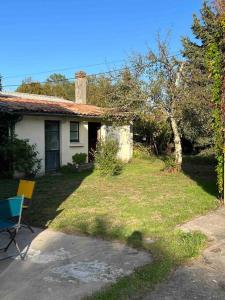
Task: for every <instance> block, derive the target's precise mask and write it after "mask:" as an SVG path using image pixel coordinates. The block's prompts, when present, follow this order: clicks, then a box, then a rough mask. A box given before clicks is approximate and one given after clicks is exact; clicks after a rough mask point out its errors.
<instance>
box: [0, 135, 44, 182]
mask: <svg viewBox="0 0 225 300" xmlns="http://www.w3.org/2000/svg"><path fill="white" fill-rule="evenodd" d="M0 156H1V157H2V158H3V160H5V161H8V162H9V170H5V174H7V175H9V176H13V174H14V172H15V171H17V172H19V173H24V175H25V176H26V177H34V176H35V175H36V174H37V173H38V171H39V170H40V168H41V159H39V158H38V151H36V145H30V144H29V140H20V139H18V138H16V137H14V138H13V139H12V140H10V139H8V138H7V139H6V140H5V142H4V143H3V144H2V145H1V146H0ZM3 175H4V174H3Z"/></svg>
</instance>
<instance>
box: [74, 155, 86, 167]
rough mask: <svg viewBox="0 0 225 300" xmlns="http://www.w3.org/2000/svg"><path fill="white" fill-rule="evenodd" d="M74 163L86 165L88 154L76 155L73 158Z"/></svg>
mask: <svg viewBox="0 0 225 300" xmlns="http://www.w3.org/2000/svg"><path fill="white" fill-rule="evenodd" d="M72 159H73V163H74V164H76V165H80V164H84V163H85V162H86V159H87V154H86V153H76V154H74V155H73V156H72Z"/></svg>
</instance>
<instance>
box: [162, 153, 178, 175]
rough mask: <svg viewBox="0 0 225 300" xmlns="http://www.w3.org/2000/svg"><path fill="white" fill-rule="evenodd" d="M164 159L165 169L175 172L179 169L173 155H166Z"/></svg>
mask: <svg viewBox="0 0 225 300" xmlns="http://www.w3.org/2000/svg"><path fill="white" fill-rule="evenodd" d="M163 161H164V163H165V167H164V171H168V172H175V171H176V170H177V164H176V162H175V158H174V157H173V156H165V157H164V158H163Z"/></svg>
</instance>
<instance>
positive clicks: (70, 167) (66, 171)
mask: <svg viewBox="0 0 225 300" xmlns="http://www.w3.org/2000/svg"><path fill="white" fill-rule="evenodd" d="M59 171H60V172H61V173H63V174H70V173H74V172H75V171H76V167H75V166H74V165H73V164H70V163H68V164H67V165H64V166H61V167H60V169H59Z"/></svg>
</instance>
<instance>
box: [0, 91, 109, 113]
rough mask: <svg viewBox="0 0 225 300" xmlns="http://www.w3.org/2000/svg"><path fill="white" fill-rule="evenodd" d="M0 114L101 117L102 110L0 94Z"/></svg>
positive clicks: (63, 102) (66, 102) (90, 106)
mask: <svg viewBox="0 0 225 300" xmlns="http://www.w3.org/2000/svg"><path fill="white" fill-rule="evenodd" d="M0 112H5V113H6V112H8V113H17V114H20V113H21V114H53V115H70V116H71V115H73V116H86V117H101V116H103V114H104V109H103V108H101V107H98V106H94V105H89V104H77V103H74V102H72V101H68V100H64V99H57V100H56V101H54V100H52V99H51V100H49V99H47V97H46V100H45V99H29V98H27V99H26V98H25V97H17V96H12V95H4V94H1V93H0Z"/></svg>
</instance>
